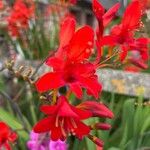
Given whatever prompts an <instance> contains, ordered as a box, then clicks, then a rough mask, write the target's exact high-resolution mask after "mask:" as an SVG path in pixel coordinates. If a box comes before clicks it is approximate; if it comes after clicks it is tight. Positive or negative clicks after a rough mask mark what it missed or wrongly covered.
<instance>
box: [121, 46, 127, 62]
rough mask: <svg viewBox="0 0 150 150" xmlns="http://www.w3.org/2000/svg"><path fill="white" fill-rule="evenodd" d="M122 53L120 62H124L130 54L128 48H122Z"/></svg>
mask: <svg viewBox="0 0 150 150" xmlns="http://www.w3.org/2000/svg"><path fill="white" fill-rule="evenodd" d="M121 49H122V51H121V53H120V61H124V59H125V58H126V56H127V54H128V47H126V46H123V45H122V46H121Z"/></svg>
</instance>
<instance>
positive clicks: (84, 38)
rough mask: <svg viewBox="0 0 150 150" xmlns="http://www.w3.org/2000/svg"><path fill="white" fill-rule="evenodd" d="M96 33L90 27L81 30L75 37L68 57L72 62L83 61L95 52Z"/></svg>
mask: <svg viewBox="0 0 150 150" xmlns="http://www.w3.org/2000/svg"><path fill="white" fill-rule="evenodd" d="M93 43H94V32H93V29H92V28H91V27H89V26H84V27H82V28H80V29H79V30H78V31H77V32H76V33H75V34H74V36H73V38H72V40H71V42H70V46H69V51H68V53H67V54H68V57H69V59H70V60H72V61H82V60H84V59H87V58H89V56H90V55H91V53H92V51H93V49H92V48H93Z"/></svg>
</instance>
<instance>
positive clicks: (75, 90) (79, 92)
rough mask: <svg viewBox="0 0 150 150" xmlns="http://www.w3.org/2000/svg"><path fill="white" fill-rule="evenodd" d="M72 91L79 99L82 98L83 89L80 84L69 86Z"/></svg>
mask: <svg viewBox="0 0 150 150" xmlns="http://www.w3.org/2000/svg"><path fill="white" fill-rule="evenodd" d="M69 86H70V89H71V91H72V92H73V93H74V94H75V95H76V96H77V98H79V99H80V98H82V88H81V87H80V85H79V84H78V83H71V84H69Z"/></svg>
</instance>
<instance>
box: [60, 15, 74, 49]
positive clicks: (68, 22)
mask: <svg viewBox="0 0 150 150" xmlns="http://www.w3.org/2000/svg"><path fill="white" fill-rule="evenodd" d="M75 24H76V21H75V19H74V18H73V17H67V18H65V19H64V21H63V22H62V23H61V27H60V35H59V40H60V46H59V47H64V46H66V45H68V44H69V42H70V40H71V39H72V37H73V34H74V32H75Z"/></svg>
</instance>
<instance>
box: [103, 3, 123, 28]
mask: <svg viewBox="0 0 150 150" xmlns="http://www.w3.org/2000/svg"><path fill="white" fill-rule="evenodd" d="M119 7H120V3H116V4H115V5H114V6H113V7H112V8H110V9H109V10H108V11H107V12H106V13H105V14H104V16H103V25H104V27H106V26H107V25H108V24H109V23H110V21H111V20H112V19H113V18H114V17H115V15H116V13H117V11H118V9H119Z"/></svg>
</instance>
